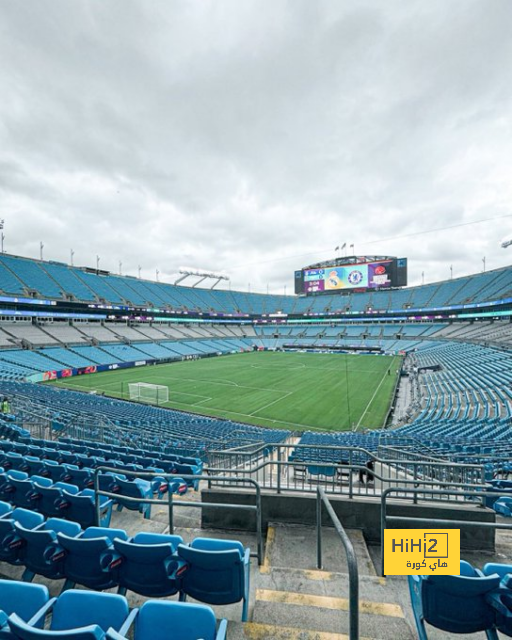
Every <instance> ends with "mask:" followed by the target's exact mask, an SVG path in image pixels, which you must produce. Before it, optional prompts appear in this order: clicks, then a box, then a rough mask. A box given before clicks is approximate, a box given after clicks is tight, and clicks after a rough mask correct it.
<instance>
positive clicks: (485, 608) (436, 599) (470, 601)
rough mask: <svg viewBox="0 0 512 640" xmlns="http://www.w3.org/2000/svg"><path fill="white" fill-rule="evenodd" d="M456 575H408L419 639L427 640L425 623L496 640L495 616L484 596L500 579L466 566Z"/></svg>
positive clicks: (491, 590) (493, 589) (492, 589)
mask: <svg viewBox="0 0 512 640" xmlns="http://www.w3.org/2000/svg"><path fill="white" fill-rule="evenodd" d="M461 569H462V574H461V575H459V576H435V575H428V576H414V575H413V576H408V579H409V591H410V596H411V604H412V609H413V614H414V620H415V622H416V630H417V632H418V638H419V640H427V638H428V636H427V632H426V629H425V623H428V624H431V625H432V626H433V627H436V628H437V629H441V630H443V631H448V632H450V633H476V632H478V631H485V632H486V634H487V637H488V638H490V639H493V640H497V638H498V636H497V634H496V631H495V628H494V622H495V616H494V612H493V610H492V608H491V607H490V606H489V604H488V603H487V600H486V596H487V595H488V594H489V593H491V592H493V591H495V590H496V589H497V588H498V586H499V583H500V577H499V576H498V575H497V574H495V575H491V576H483V574H482V573H481V572H479V571H477V570H474V569H473V575H468V574H470V573H471V571H470V570H469V569H468V567H467V566H465V567H463V568H461Z"/></svg>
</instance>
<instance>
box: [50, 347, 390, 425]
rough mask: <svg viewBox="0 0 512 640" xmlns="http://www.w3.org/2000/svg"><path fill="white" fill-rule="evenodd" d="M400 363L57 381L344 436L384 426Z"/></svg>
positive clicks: (112, 374) (251, 362)
mask: <svg viewBox="0 0 512 640" xmlns="http://www.w3.org/2000/svg"><path fill="white" fill-rule="evenodd" d="M400 360H401V358H400V357H398V356H396V357H395V356H373V355H372V356H370V355H345V354H314V353H279V352H268V351H266V352H253V353H240V354H236V355H229V356H223V357H214V358H204V359H201V360H185V361H182V362H174V363H170V364H161V365H155V366H149V367H144V368H142V367H141V368H134V369H124V370H123V369H121V370H118V371H108V372H104V373H95V374H91V375H85V376H78V377H75V378H71V379H69V378H68V379H62V380H59V381H58V382H55V384H57V385H58V386H65V387H69V388H71V389H76V390H81V391H89V392H90V391H96V392H99V393H105V395H109V396H113V397H116V398H125V399H128V398H129V390H128V384H129V383H130V382H147V383H151V384H158V385H165V386H167V387H168V388H169V402H167V403H165V404H164V405H163V406H165V407H171V408H175V409H181V410H183V411H191V412H194V413H201V414H205V415H210V416H216V417H220V418H228V419H230V420H235V421H240V422H247V423H250V424H256V425H260V426H264V427H274V428H288V429H297V430H306V429H316V430H325V431H344V430H347V429H353V428H358V429H363V428H377V427H381V426H382V424H383V422H384V420H385V417H386V414H387V411H388V409H389V406H390V402H391V399H392V394H393V390H394V387H395V383H396V379H397V375H398V371H399V369H400Z"/></svg>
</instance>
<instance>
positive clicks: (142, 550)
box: [114, 533, 183, 597]
mask: <svg viewBox="0 0 512 640" xmlns="http://www.w3.org/2000/svg"><path fill="white" fill-rule="evenodd" d="M182 542H183V539H182V538H181V536H173V535H164V534H153V533H138V534H137V535H136V536H135V537H134V538H132V539H131V540H128V541H124V540H121V539H115V540H114V548H115V549H116V551H117V552H118V553H119V554H120V555H121V556H122V562H121V564H120V566H119V573H118V577H119V585H120V586H121V587H123V588H124V589H129V590H130V591H134V592H135V593H139V594H141V595H145V596H154V597H164V596H170V595H173V594H175V593H177V592H178V590H179V585H180V580H179V576H173V574H174V572H175V571H176V570H177V569H178V568H179V566H180V564H181V563H180V561H179V560H178V558H177V556H175V555H174V552H175V550H176V549H177V547H178V545H179V544H181V543H182Z"/></svg>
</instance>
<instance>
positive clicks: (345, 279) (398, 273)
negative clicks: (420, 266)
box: [295, 258, 407, 295]
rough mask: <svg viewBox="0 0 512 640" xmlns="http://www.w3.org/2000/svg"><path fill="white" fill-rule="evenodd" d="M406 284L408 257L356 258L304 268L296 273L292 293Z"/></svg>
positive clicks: (319, 292) (308, 293)
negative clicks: (345, 261)
mask: <svg viewBox="0 0 512 640" xmlns="http://www.w3.org/2000/svg"><path fill="white" fill-rule="evenodd" d="M406 285H407V258H384V259H379V260H378V261H374V260H372V261H368V260H366V259H365V258H358V259H357V261H355V260H354V261H352V262H350V263H346V264H340V261H339V260H338V261H336V263H335V264H332V265H329V264H327V265H325V266H324V264H322V266H321V267H319V266H316V267H315V268H311V267H307V268H305V269H301V270H299V271H296V272H295V293H297V294H306V295H315V294H322V293H336V292H343V291H351V290H354V289H357V290H370V291H372V290H376V289H386V288H390V287H403V286H406Z"/></svg>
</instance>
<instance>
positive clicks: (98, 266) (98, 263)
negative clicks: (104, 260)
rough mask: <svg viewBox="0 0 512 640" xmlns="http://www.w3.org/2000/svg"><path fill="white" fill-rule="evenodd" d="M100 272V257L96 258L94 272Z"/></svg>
mask: <svg viewBox="0 0 512 640" xmlns="http://www.w3.org/2000/svg"><path fill="white" fill-rule="evenodd" d="M99 270H100V257H99V256H96V271H99Z"/></svg>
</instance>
